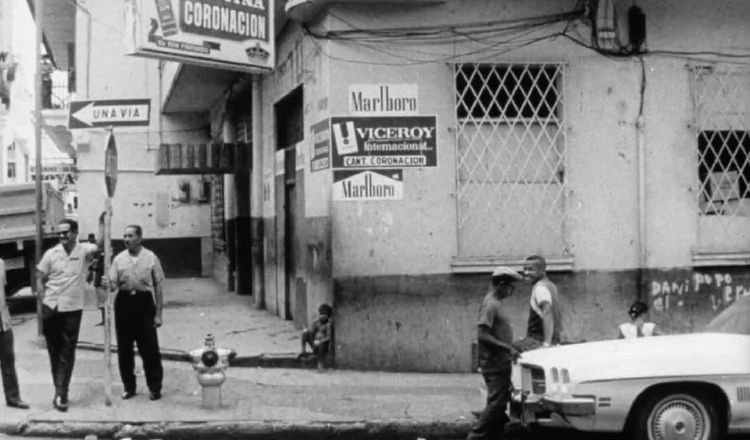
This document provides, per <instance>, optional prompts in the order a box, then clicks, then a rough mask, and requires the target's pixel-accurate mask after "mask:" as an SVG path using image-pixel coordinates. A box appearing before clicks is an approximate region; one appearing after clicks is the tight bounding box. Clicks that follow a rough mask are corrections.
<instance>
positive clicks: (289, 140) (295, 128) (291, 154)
mask: <svg viewBox="0 0 750 440" xmlns="http://www.w3.org/2000/svg"><path fill="white" fill-rule="evenodd" d="M303 103H304V100H303V91H302V86H300V87H298V88H296V89H295V90H293V91H292V92H290V93H289V94H288V95H287V96H285V97H284V98H282V99H281V100H280V101H279V102H278V103H277V104H276V108H275V110H276V112H275V113H276V148H277V150H283V151H284V152H283V155H284V177H283V186H282V188H283V191H284V197H283V201H282V203H283V209H281V210H280V212H281V216H280V217H281V218H279V219H278V223H277V225H278V226H277V227H278V229H279V231H278V232H280V233H281V235H282V237H279V238H280V239H279V240H278V241H277V246H280V247H281V249H279V250H280V252H279V254H280V255H279V260H278V261H277V263H278V264H279V266H281V267H280V269H281V271H282V273H283V276H282V277H281V280H280V281H281V282H280V283H279V284H278V285H277V287H278V289H279V290H281V291H280V292H278V295H277V300H278V302H277V310H278V313H279V316H281V317H282V318H284V319H289V320H291V319H293V318H294V313H293V311H294V310H295V308H294V301H295V288H296V285H297V278H298V277H297V271H298V270H301V269H302V268H301V267H297V266H298V264H296V262H297V261H299V255H298V253H299V252H298V249H299V246H298V245H299V230H300V228H299V227H298V223H299V221H300V219H299V212H298V210H297V206H298V202H299V201H298V198H299V196H300V195H299V194H298V193H297V170H296V160H297V157H296V147H297V143H299V142H301V141H302V140H303V139H304V115H303ZM277 182H278V181H277ZM277 237H278V235H277Z"/></svg>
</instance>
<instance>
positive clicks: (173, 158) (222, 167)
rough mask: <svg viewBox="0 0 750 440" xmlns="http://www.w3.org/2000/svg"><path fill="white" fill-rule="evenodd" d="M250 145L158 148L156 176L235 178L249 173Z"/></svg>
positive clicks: (172, 145) (225, 144)
mask: <svg viewBox="0 0 750 440" xmlns="http://www.w3.org/2000/svg"><path fill="white" fill-rule="evenodd" d="M248 154H250V144H248V143H246V142H237V143H224V142H218V143H212V144H161V145H159V163H158V166H157V169H156V174H159V175H161V174H235V173H237V172H239V171H243V172H247V171H249V170H250V167H251V165H250V161H248Z"/></svg>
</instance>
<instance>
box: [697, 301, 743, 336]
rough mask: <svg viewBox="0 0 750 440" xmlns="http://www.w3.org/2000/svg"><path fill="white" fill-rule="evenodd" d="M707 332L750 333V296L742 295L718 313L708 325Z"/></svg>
mask: <svg viewBox="0 0 750 440" xmlns="http://www.w3.org/2000/svg"><path fill="white" fill-rule="evenodd" d="M706 331H707V332H718V333H739V334H742V335H750V296H742V297H740V298H738V299H737V301H735V302H734V304H732V305H731V306H729V307H727V308H726V309H724V310H723V311H722V312H721V313H719V314H718V315H716V317H715V318H714V319H712V320H711V322H709V323H708V325H707V326H706Z"/></svg>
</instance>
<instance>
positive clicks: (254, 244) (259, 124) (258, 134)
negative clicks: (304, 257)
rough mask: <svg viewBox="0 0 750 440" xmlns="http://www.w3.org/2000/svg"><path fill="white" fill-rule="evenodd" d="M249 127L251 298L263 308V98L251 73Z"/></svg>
mask: <svg viewBox="0 0 750 440" xmlns="http://www.w3.org/2000/svg"><path fill="white" fill-rule="evenodd" d="M252 81H253V82H252V109H251V112H252V115H251V116H252V126H253V128H252V130H253V139H252V142H253V145H252V154H251V155H250V160H251V167H252V168H251V174H250V176H251V177H250V222H251V231H250V253H251V256H250V258H251V265H252V268H253V269H252V270H253V279H252V284H253V299H254V301H255V306H256V307H257V308H259V309H262V308H265V306H266V304H265V302H266V301H265V293H264V291H263V285H264V279H263V111H262V109H263V107H262V106H263V100H262V96H261V77H260V76H259V75H253V79H252Z"/></svg>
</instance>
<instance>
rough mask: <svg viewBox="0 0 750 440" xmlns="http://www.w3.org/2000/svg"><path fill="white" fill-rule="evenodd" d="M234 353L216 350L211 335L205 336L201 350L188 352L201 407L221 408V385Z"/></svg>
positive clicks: (222, 349) (220, 349) (223, 349)
mask: <svg viewBox="0 0 750 440" xmlns="http://www.w3.org/2000/svg"><path fill="white" fill-rule="evenodd" d="M235 354H236V353H235V352H234V350H230V349H227V348H216V343H215V342H214V337H213V335H211V333H209V334H207V335H206V340H205V342H204V345H203V347H202V348H199V349H197V350H193V351H191V352H190V356H191V357H192V358H193V369H194V370H195V371H197V372H198V374H197V378H198V383H199V384H200V386H201V391H202V398H201V406H202V407H204V408H208V409H216V408H219V407H220V406H221V385H222V384H223V383H224V381H225V380H226V378H227V375H226V373H225V371H226V369H227V368H229V359H230V358H231V357H233V356H234V355H235Z"/></svg>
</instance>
